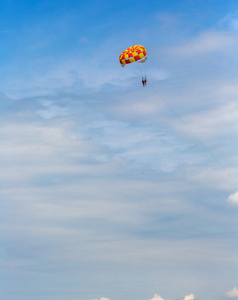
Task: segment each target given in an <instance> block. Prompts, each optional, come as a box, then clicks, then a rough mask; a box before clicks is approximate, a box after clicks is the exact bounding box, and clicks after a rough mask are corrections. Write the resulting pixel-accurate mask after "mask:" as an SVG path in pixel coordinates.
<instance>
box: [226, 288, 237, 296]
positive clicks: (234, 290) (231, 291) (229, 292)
mask: <svg viewBox="0 0 238 300" xmlns="http://www.w3.org/2000/svg"><path fill="white" fill-rule="evenodd" d="M225 296H226V298H238V289H237V288H236V287H234V288H233V289H232V290H229V291H227V292H226V294H225Z"/></svg>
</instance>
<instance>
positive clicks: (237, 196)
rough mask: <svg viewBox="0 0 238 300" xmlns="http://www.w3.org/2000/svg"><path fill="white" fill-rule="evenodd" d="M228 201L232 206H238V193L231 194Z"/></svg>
mask: <svg viewBox="0 0 238 300" xmlns="http://www.w3.org/2000/svg"><path fill="white" fill-rule="evenodd" d="M227 201H228V202H229V203H231V204H234V205H238V192H236V193H234V194H231V195H230V196H229V197H228V199H227Z"/></svg>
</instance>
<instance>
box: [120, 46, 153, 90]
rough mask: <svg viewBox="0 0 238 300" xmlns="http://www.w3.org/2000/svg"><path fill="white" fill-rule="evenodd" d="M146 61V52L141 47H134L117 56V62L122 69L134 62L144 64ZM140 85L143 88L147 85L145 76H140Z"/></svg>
mask: <svg viewBox="0 0 238 300" xmlns="http://www.w3.org/2000/svg"><path fill="white" fill-rule="evenodd" d="M146 60H147V51H146V49H145V47H143V46H141V45H134V46H131V47H129V48H128V49H126V50H125V51H123V52H122V53H121V54H120V56H119V62H120V64H121V66H122V67H125V65H127V64H131V63H134V62H138V63H144V62H146ZM142 85H143V87H145V86H146V85H147V78H146V75H144V76H142Z"/></svg>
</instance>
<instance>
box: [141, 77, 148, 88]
mask: <svg viewBox="0 0 238 300" xmlns="http://www.w3.org/2000/svg"><path fill="white" fill-rule="evenodd" d="M142 85H143V87H144V86H147V78H146V76H145V77H142Z"/></svg>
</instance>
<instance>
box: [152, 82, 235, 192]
mask: <svg viewBox="0 0 238 300" xmlns="http://www.w3.org/2000/svg"><path fill="white" fill-rule="evenodd" d="M147 82H148V83H149V85H150V86H151V87H152V88H153V89H154V91H155V92H156V93H157V95H158V96H159V97H160V99H161V100H163V101H164V103H165V104H166V105H167V106H168V107H169V109H170V110H171V111H172V112H173V114H174V115H175V116H176V117H177V118H178V120H179V121H180V122H181V123H182V124H183V126H184V128H186V130H187V132H188V133H189V134H190V135H191V136H192V137H193V138H194V140H196V141H197V142H198V143H199V144H200V145H201V146H202V148H203V149H204V150H206V151H207V152H208V153H209V155H210V156H211V157H212V158H213V160H214V161H215V162H216V163H217V164H218V166H219V167H220V169H221V170H223V172H224V173H226V174H227V175H228V176H229V177H230V178H231V179H232V181H233V183H234V184H236V185H237V186H238V180H237V178H236V177H234V176H233V175H232V174H231V173H230V172H229V171H228V170H227V169H226V167H225V166H224V165H223V164H222V163H221V162H220V160H219V159H218V158H217V157H216V156H215V155H214V153H213V152H212V151H211V150H210V149H209V148H208V147H207V146H206V145H205V144H204V143H203V141H202V140H201V139H200V138H199V137H198V135H196V134H195V133H194V132H193V131H192V129H191V128H190V127H189V126H188V125H187V124H186V123H185V122H184V120H183V119H182V118H181V117H180V115H179V114H178V113H177V111H176V110H175V109H174V108H173V107H172V105H171V104H170V103H169V102H168V101H167V100H166V99H165V98H164V97H162V96H161V94H160V93H159V92H158V90H157V89H156V88H155V87H154V86H153V85H152V84H151V83H150V81H148V80H147Z"/></svg>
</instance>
